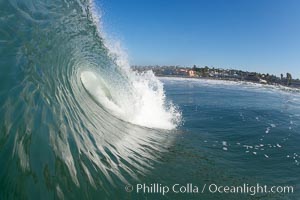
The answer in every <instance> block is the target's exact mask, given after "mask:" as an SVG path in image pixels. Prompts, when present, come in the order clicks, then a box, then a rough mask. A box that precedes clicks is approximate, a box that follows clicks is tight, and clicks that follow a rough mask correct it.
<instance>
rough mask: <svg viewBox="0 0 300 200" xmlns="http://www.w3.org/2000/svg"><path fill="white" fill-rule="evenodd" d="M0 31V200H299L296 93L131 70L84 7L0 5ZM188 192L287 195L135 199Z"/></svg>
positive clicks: (15, 0) (44, 1)
mask: <svg viewBox="0 0 300 200" xmlns="http://www.w3.org/2000/svg"><path fill="white" fill-rule="evenodd" d="M0 22H1V23H0V67H1V71H0V80H1V82H0V199H1V200H2V199H199V198H204V199H220V198H221V199H241V198H242V199H257V198H259V199H262V198H263V199H299V198H300V194H299V192H298V190H299V183H300V180H299V179H300V178H299V174H300V173H299V169H300V168H299V167H300V166H299V162H300V158H299V155H300V149H299V130H300V128H299V124H300V121H299V117H300V109H299V108H300V107H299V105H300V95H299V91H297V90H288V89H287V88H276V87H262V86H259V85H254V84H244V83H234V82H224V81H212V80H196V79H168V78H162V79H158V78H156V77H155V76H154V75H153V73H152V72H145V73H142V74H138V73H136V72H133V71H131V70H130V67H129V63H128V62H127V59H126V53H125V52H123V51H122V50H121V49H120V48H119V46H118V42H114V41H111V40H109V39H108V36H107V35H109V34H107V33H105V31H104V30H103V28H102V25H101V23H102V22H101V12H100V11H99V10H98V9H97V6H96V5H95V3H94V2H93V1H85V0H82V1H80V0H78V1H56V0H51V1H48V0H40V1H37V0H31V1H29V0H27V1H24V0H22V1H21V0H9V1H0ZM189 183H192V184H194V185H197V186H199V188H201V186H203V185H204V184H223V185H239V184H243V183H247V184H249V185H250V184H256V183H261V184H267V185H275V186H278V185H291V186H293V187H294V191H295V192H294V194H257V195H249V194H240V195H238V194H217V193H214V194H212V193H210V192H209V191H205V192H204V193H201V192H200V193H197V194H196V193H193V194H191V193H187V192H185V193H184V192H183V193H181V194H178V193H174V192H169V193H167V194H164V195H163V194H161V193H159V192H153V191H152V192H151V191H150V192H149V191H148V192H147V191H146V192H141V191H137V187H138V184H145V185H148V186H151V184H152V185H154V184H160V186H167V187H172V185H174V184H181V185H186V184H189ZM126 189H127V190H128V189H129V190H130V191H129V192H128V191H126ZM131 189H132V191H131ZM200 190H201V189H200Z"/></svg>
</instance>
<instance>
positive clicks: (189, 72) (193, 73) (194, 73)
mask: <svg viewBox="0 0 300 200" xmlns="http://www.w3.org/2000/svg"><path fill="white" fill-rule="evenodd" d="M188 74H189V76H190V77H195V76H196V71H194V70H189V71H188Z"/></svg>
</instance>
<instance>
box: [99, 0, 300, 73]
mask: <svg viewBox="0 0 300 200" xmlns="http://www.w3.org/2000/svg"><path fill="white" fill-rule="evenodd" d="M97 1H98V3H99V5H100V7H101V10H102V13H103V20H104V27H105V31H106V32H107V33H108V34H112V35H113V37H115V38H118V39H120V40H121V43H122V46H123V47H125V48H126V51H127V53H128V54H129V58H130V63H131V64H132V65H155V64H158V65H183V66H186V65H188V66H191V65H193V64H196V65H198V66H205V65H207V66H214V67H220V68H235V69H242V70H248V71H257V72H263V73H266V72H269V73H271V74H276V75H279V74H280V73H286V72H291V73H292V75H293V77H298V78H299V77H300V0H121V1H120V0H97Z"/></svg>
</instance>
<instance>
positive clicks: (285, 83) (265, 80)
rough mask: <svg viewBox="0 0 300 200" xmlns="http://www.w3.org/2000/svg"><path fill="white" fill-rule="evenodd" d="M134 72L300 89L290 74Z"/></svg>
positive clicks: (166, 69)
mask: <svg viewBox="0 0 300 200" xmlns="http://www.w3.org/2000/svg"><path fill="white" fill-rule="evenodd" d="M131 68H132V69H133V70H134V71H138V72H145V71H149V70H151V71H152V72H153V73H154V74H155V76H157V77H177V78H187V79H206V80H224V81H234V82H249V83H256V84H261V85H273V86H281V87H287V88H296V89H300V80H299V79H292V75H291V74H290V73H286V76H284V75H283V74H281V77H277V76H275V75H270V74H268V73H267V74H261V73H258V72H248V71H242V70H235V69H218V68H209V67H207V66H206V67H202V68H199V67H196V66H195V65H194V67H192V68H189V67H179V66H162V67H160V66H132V67H131Z"/></svg>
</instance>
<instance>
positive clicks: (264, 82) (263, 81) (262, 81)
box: [259, 79, 268, 84]
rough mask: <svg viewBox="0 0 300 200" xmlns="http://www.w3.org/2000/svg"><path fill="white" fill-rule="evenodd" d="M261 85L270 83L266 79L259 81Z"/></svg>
mask: <svg viewBox="0 0 300 200" xmlns="http://www.w3.org/2000/svg"><path fill="white" fill-rule="evenodd" d="M259 83H261V84H267V83H268V82H267V81H266V80H264V79H259Z"/></svg>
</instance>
